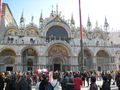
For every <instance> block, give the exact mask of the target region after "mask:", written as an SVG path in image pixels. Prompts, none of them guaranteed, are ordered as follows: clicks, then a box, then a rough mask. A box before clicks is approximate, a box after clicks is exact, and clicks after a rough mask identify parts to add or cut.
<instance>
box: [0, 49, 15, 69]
mask: <svg viewBox="0 0 120 90" xmlns="http://www.w3.org/2000/svg"><path fill="white" fill-rule="evenodd" d="M15 59H16V53H15V52H14V51H13V50H11V49H4V50H3V51H1V52H0V68H1V69H0V71H2V70H3V71H5V70H6V71H13V70H14V66H15Z"/></svg>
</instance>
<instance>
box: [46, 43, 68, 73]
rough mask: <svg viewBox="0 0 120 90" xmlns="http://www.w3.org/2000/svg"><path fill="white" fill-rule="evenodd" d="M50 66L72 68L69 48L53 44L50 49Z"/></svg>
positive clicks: (57, 68)
mask: <svg viewBox="0 0 120 90" xmlns="http://www.w3.org/2000/svg"><path fill="white" fill-rule="evenodd" d="M48 68H49V69H50V70H54V71H55V70H58V71H67V70H70V60H69V54H68V49H67V48H66V47H65V46H63V45H59V44H57V45H53V46H52V47H51V48H50V49H49V50H48Z"/></svg>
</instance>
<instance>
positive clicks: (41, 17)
mask: <svg viewBox="0 0 120 90" xmlns="http://www.w3.org/2000/svg"><path fill="white" fill-rule="evenodd" d="M40 22H43V15H42V11H41V15H40Z"/></svg>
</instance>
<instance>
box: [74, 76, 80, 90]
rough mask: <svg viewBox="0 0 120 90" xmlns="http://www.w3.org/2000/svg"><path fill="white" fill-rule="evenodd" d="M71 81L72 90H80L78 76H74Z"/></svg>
mask: <svg viewBox="0 0 120 90" xmlns="http://www.w3.org/2000/svg"><path fill="white" fill-rule="evenodd" d="M73 81H74V90H81V85H82V79H81V78H80V77H79V75H78V74H75V75H74V78H73Z"/></svg>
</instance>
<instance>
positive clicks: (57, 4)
mask: <svg viewBox="0 0 120 90" xmlns="http://www.w3.org/2000/svg"><path fill="white" fill-rule="evenodd" d="M56 14H57V15H58V4H57V5H56Z"/></svg>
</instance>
